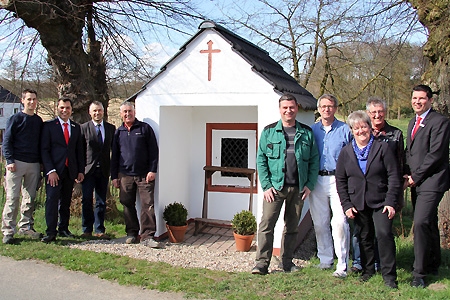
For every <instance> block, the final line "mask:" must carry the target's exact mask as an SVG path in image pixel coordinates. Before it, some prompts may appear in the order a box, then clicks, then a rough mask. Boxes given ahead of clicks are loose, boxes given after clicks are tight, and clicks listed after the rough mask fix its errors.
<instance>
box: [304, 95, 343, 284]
mask: <svg viewBox="0 0 450 300" xmlns="http://www.w3.org/2000/svg"><path fill="white" fill-rule="evenodd" d="M337 106H338V101H337V99H336V97H335V96H333V95H329V94H324V95H322V96H321V97H320V98H319V100H318V101H317V108H318V109H319V113H320V116H321V119H320V121H319V122H317V123H315V124H314V125H313V126H312V130H313V133H314V138H315V140H316V144H317V147H318V149H319V156H320V169H319V177H318V179H317V184H316V187H315V189H314V191H312V192H311V194H310V196H309V205H310V212H311V217H312V219H313V222H314V230H315V232H316V240H317V256H318V257H319V259H320V264H319V265H318V266H317V267H318V268H320V269H323V270H325V269H331V268H332V267H333V264H334V259H333V258H334V253H336V257H337V259H338V262H337V265H336V271H335V272H334V273H333V276H334V277H338V278H345V277H346V276H347V261H348V249H349V245H350V228H349V224H348V222H347V218H346V216H345V214H344V211H343V210H342V206H341V201H340V199H339V195H338V193H337V189H336V179H335V177H334V173H335V170H336V162H337V159H338V156H339V153H340V152H341V149H342V148H343V147H344V146H345V145H347V144H348V143H349V142H350V140H351V132H350V129H349V127H348V126H347V124H345V123H344V122H342V121H339V120H337V119H336V118H335V117H334V114H335V113H336V111H337ZM330 224H331V229H330ZM333 243H334V253H333Z"/></svg>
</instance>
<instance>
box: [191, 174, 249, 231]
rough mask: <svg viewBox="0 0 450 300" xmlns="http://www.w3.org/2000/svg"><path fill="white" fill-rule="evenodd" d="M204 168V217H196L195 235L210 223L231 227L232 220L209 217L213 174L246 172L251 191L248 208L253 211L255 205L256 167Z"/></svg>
mask: <svg viewBox="0 0 450 300" xmlns="http://www.w3.org/2000/svg"><path fill="white" fill-rule="evenodd" d="M203 170H204V171H205V186H204V190H203V209H202V217H201V218H195V219H194V222H195V229H194V235H197V234H198V233H200V232H201V231H202V230H203V229H204V228H205V227H206V226H207V225H208V224H214V225H216V226H224V227H230V226H231V221H230V220H218V219H209V218H208V194H209V189H208V187H209V185H208V181H209V180H210V179H211V177H212V175H213V174H214V173H215V172H217V171H219V172H230V173H240V174H245V175H246V176H247V178H248V179H249V180H250V186H249V188H248V190H249V193H250V199H249V204H248V210H249V211H252V206H253V189H254V185H253V182H254V178H255V171H256V170H255V169H246V168H231V167H218V166H204V167H203Z"/></svg>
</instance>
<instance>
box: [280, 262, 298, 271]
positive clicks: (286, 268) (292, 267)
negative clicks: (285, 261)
mask: <svg viewBox="0 0 450 300" xmlns="http://www.w3.org/2000/svg"><path fill="white" fill-rule="evenodd" d="M300 269H301V268H300V267H299V266H296V265H295V264H294V263H291V264H290V265H287V266H283V271H284V272H286V273H290V272H297V271H300Z"/></svg>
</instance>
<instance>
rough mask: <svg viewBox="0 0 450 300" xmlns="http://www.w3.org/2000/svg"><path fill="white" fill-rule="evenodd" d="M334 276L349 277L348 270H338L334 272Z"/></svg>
mask: <svg viewBox="0 0 450 300" xmlns="http://www.w3.org/2000/svg"><path fill="white" fill-rule="evenodd" d="M333 276H334V277H336V278H345V277H347V272H345V271H338V270H336V271H334V272H333Z"/></svg>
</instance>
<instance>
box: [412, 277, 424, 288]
mask: <svg viewBox="0 0 450 300" xmlns="http://www.w3.org/2000/svg"><path fill="white" fill-rule="evenodd" d="M411 286H412V287H416V288H424V287H425V281H423V278H420V277H414V278H413V280H412V281H411Z"/></svg>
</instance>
